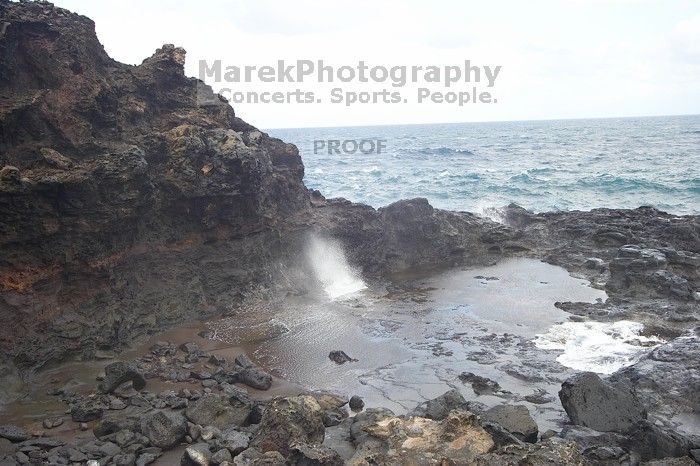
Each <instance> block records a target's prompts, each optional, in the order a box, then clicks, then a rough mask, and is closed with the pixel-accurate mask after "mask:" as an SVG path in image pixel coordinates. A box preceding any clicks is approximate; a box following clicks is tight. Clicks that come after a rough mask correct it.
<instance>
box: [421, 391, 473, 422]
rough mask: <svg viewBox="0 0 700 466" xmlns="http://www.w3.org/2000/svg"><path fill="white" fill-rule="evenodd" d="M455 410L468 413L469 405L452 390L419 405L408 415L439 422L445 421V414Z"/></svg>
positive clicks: (460, 395) (459, 394) (457, 392)
mask: <svg viewBox="0 0 700 466" xmlns="http://www.w3.org/2000/svg"><path fill="white" fill-rule="evenodd" d="M455 409H461V410H465V411H469V403H468V402H467V400H465V399H464V397H463V396H462V394H461V393H459V391H457V390H454V389H453V390H450V391H447V392H445V393H443V394H442V395H440V396H438V397H437V398H434V399H432V400H428V401H425V402H423V403H421V404H419V405H418V406H416V407H415V408H414V409H413V410H412V411H411V412H410V413H409V415H410V416H420V417H425V418H428V419H433V420H436V421H439V420H442V419H445V417H447V414H448V413H449V412H450V411H452V410H455Z"/></svg>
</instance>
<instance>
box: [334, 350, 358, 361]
mask: <svg viewBox="0 0 700 466" xmlns="http://www.w3.org/2000/svg"><path fill="white" fill-rule="evenodd" d="M328 358H329V359H330V360H331V361H333V362H334V363H336V364H345V363H346V362H357V359H353V358H351V357H350V356H348V355H347V354H346V353H345V351H340V350H336V351H331V352H330V353H329V354H328Z"/></svg>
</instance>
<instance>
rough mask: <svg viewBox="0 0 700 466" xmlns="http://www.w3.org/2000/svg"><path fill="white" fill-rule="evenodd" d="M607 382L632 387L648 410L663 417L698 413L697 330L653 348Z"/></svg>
mask: <svg viewBox="0 0 700 466" xmlns="http://www.w3.org/2000/svg"><path fill="white" fill-rule="evenodd" d="M610 380H611V381H612V383H615V384H617V383H621V384H626V385H628V386H634V387H635V394H636V396H637V397H638V398H639V399H640V400H642V402H643V403H644V405H645V406H646V407H647V409H648V410H649V411H650V412H654V413H657V414H661V415H662V416H663V417H666V418H669V419H670V418H673V417H676V416H678V415H679V414H684V413H698V412H700V391H699V390H698V387H700V327H699V328H696V329H694V330H690V331H688V332H686V333H685V334H683V335H682V336H680V337H678V338H675V339H674V340H672V341H670V342H669V343H667V344H664V345H661V346H659V347H658V348H655V349H653V350H652V351H651V352H650V353H649V354H647V355H645V356H643V357H642V358H641V359H640V360H639V361H638V362H636V363H635V364H633V365H631V366H629V367H625V368H623V369H621V370H619V371H617V372H616V373H615V374H613V375H612V376H611V377H610Z"/></svg>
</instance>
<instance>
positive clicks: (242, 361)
mask: <svg viewBox="0 0 700 466" xmlns="http://www.w3.org/2000/svg"><path fill="white" fill-rule="evenodd" d="M234 362H235V364H236V365H237V366H240V367H242V368H243V369H250V368H252V367H255V364H253V361H251V360H250V358H249V357H248V356H246V355H245V354H239V355H238V356H236V359H235V361H234Z"/></svg>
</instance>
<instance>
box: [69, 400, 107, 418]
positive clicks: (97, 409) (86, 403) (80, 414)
mask: <svg viewBox="0 0 700 466" xmlns="http://www.w3.org/2000/svg"><path fill="white" fill-rule="evenodd" d="M104 412H105V406H104V404H102V402H101V401H99V400H97V399H91V398H80V399H78V400H77V401H75V402H74V403H73V404H71V405H70V417H71V419H72V420H73V422H90V421H94V420H97V419H100V418H101V417H102V415H103V414H104Z"/></svg>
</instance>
